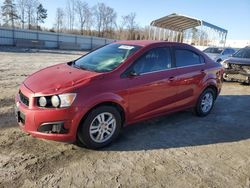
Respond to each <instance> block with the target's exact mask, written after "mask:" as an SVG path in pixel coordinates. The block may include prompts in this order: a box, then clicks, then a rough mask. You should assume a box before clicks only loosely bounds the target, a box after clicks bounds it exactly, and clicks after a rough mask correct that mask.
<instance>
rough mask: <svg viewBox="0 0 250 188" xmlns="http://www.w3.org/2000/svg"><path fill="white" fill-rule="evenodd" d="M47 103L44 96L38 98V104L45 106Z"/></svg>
mask: <svg viewBox="0 0 250 188" xmlns="http://www.w3.org/2000/svg"><path fill="white" fill-rule="evenodd" d="M46 105H47V99H46V98H45V97H40V98H39V106H41V107H45V106H46Z"/></svg>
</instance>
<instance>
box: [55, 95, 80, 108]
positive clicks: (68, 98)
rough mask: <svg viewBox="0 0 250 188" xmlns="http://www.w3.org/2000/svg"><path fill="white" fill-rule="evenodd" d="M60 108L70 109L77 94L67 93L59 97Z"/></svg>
mask: <svg viewBox="0 0 250 188" xmlns="http://www.w3.org/2000/svg"><path fill="white" fill-rule="evenodd" d="M59 98H60V102H61V103H60V107H69V106H71V104H72V103H73V102H74V100H75V98H76V93H66V94H61V95H59Z"/></svg>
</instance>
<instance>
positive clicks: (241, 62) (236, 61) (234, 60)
mask: <svg viewBox="0 0 250 188" xmlns="http://www.w3.org/2000/svg"><path fill="white" fill-rule="evenodd" d="M225 61H226V62H227V63H233V64H238V65H249V66H250V59H249V58H238V57H231V58H229V59H226V60H225Z"/></svg>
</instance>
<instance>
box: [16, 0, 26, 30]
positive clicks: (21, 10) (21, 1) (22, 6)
mask: <svg viewBox="0 0 250 188" xmlns="http://www.w3.org/2000/svg"><path fill="white" fill-rule="evenodd" d="M26 4H27V0H18V1H17V10H18V14H19V20H20V22H21V25H22V29H24V24H25V22H26V18H25V16H26V14H25V10H26Z"/></svg>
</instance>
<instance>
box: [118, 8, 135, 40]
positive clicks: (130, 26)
mask: <svg viewBox="0 0 250 188" xmlns="http://www.w3.org/2000/svg"><path fill="white" fill-rule="evenodd" d="M135 17H136V14H135V13H134V12H132V13H130V14H128V15H126V16H123V17H122V19H123V23H124V25H125V27H126V28H127V30H128V32H129V35H128V39H132V40H133V39H135V30H136V28H137V27H138V26H137V23H136V22H135Z"/></svg>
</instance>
